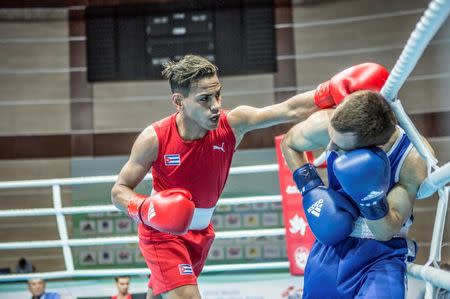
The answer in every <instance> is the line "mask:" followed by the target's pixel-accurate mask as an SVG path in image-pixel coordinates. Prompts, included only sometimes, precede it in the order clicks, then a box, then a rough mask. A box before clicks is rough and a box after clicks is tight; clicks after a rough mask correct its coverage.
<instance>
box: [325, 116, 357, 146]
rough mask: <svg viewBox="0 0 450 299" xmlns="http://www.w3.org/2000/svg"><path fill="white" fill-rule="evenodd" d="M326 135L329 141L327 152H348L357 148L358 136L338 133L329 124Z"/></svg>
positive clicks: (349, 133) (350, 133)
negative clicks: (328, 136)
mask: <svg viewBox="0 0 450 299" xmlns="http://www.w3.org/2000/svg"><path fill="white" fill-rule="evenodd" d="M328 134H329V135H330V139H331V140H330V143H329V144H328V147H327V149H328V150H341V151H350V150H353V149H355V148H357V144H358V142H357V140H358V139H357V137H358V136H357V135H356V133H354V132H345V133H341V132H338V131H336V130H335V129H334V128H333V126H332V125H331V123H330V124H329V125H328Z"/></svg>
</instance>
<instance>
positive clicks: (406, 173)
mask: <svg viewBox="0 0 450 299" xmlns="http://www.w3.org/2000/svg"><path fill="white" fill-rule="evenodd" d="M426 177H427V167H426V163H425V161H424V160H423V159H422V158H421V157H420V155H419V154H418V153H417V151H416V150H415V149H412V150H411V152H410V153H409V155H408V157H407V158H406V160H405V162H404V164H403V166H402V169H401V170H400V177H399V182H398V183H397V184H396V185H395V186H394V187H393V188H392V189H391V190H390V191H389V193H388V195H387V201H388V205H389V212H388V214H386V216H385V217H383V218H381V219H379V220H367V219H366V222H367V225H368V226H369V228H370V230H371V231H372V233H373V234H374V236H375V238H376V239H377V240H379V241H387V240H390V239H391V238H392V236H393V235H395V234H396V233H398V232H399V231H400V229H401V227H402V226H403V224H404V223H405V222H406V220H407V219H408V218H409V217H410V215H411V212H412V209H413V207H414V202H415V199H416V194H417V190H418V189H419V186H420V184H421V183H422V182H423V180H424V179H425V178H426Z"/></svg>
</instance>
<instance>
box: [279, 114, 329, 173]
mask: <svg viewBox="0 0 450 299" xmlns="http://www.w3.org/2000/svg"><path fill="white" fill-rule="evenodd" d="M333 111H334V109H327V110H320V111H317V112H316V113H314V114H312V115H311V116H310V117H309V118H308V119H307V120H305V121H303V122H301V123H299V124H297V125H295V126H294V127H292V128H291V129H290V130H289V131H288V132H287V133H286V135H285V136H284V138H283V142H282V143H281V150H282V152H283V156H284V159H285V160H286V162H287V164H288V166H289V168H290V169H291V171H294V170H296V169H297V168H299V167H300V166H302V165H303V164H305V163H306V160H305V159H304V157H303V152H304V151H309V150H316V149H320V148H325V147H326V146H327V144H328V143H329V142H330V136H329V135H328V123H329V120H330V118H331V115H332V114H333Z"/></svg>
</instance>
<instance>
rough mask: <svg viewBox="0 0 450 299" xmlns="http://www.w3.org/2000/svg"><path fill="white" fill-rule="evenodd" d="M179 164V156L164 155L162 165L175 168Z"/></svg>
mask: <svg viewBox="0 0 450 299" xmlns="http://www.w3.org/2000/svg"><path fill="white" fill-rule="evenodd" d="M180 164H181V158H180V154H168V155H164V165H166V166H177V165H180Z"/></svg>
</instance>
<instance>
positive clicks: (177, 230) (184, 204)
mask: <svg viewBox="0 0 450 299" xmlns="http://www.w3.org/2000/svg"><path fill="white" fill-rule="evenodd" d="M127 210H128V215H129V216H130V217H131V218H133V219H134V220H136V221H139V222H142V223H144V224H145V225H148V226H150V227H153V228H154V229H156V230H159V231H161V232H165V233H170V234H173V235H183V234H185V233H186V232H187V231H188V229H189V226H190V225H191V221H192V217H193V216H194V210H195V205H194V203H193V202H192V195H191V193H190V192H189V191H187V190H186V189H182V188H173V189H167V190H163V191H161V192H157V193H155V194H154V195H152V196H148V197H147V196H146V195H142V194H136V195H135V196H134V197H133V198H132V199H131V200H130V201H129V202H128V208H127Z"/></svg>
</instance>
